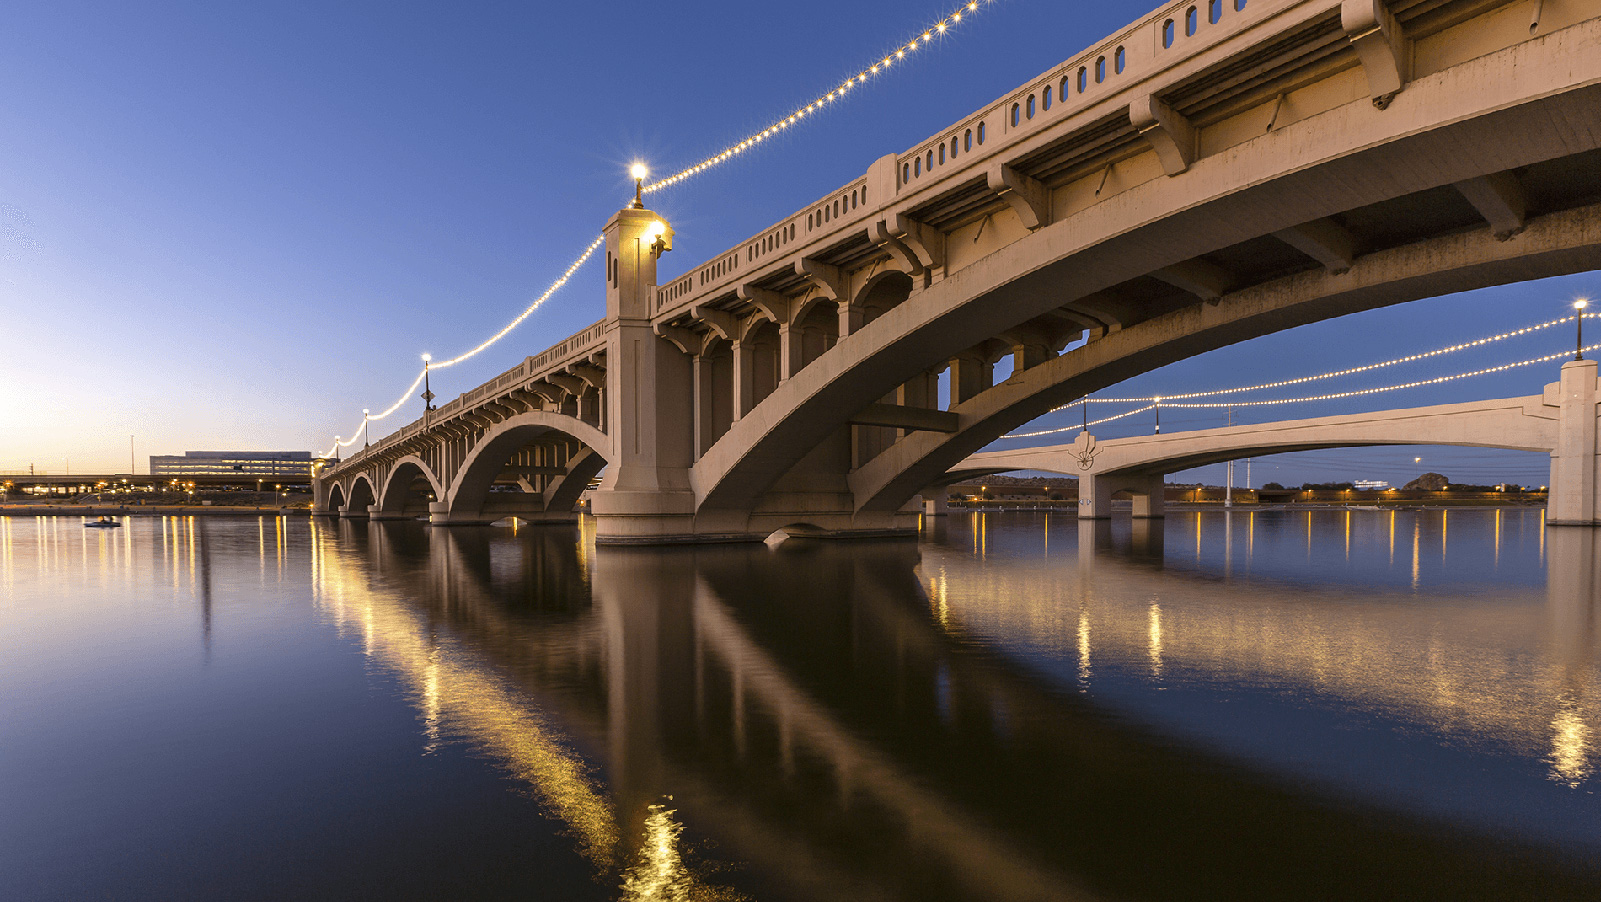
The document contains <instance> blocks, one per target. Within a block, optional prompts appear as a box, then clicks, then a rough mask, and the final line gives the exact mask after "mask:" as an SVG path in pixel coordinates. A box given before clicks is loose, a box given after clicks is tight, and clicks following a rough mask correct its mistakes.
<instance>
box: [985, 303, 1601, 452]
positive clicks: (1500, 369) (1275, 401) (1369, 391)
mask: <svg viewBox="0 0 1601 902" xmlns="http://www.w3.org/2000/svg"><path fill="white" fill-rule="evenodd" d="M1587 315H1588V314H1587ZM1569 321H1570V322H1571V321H1572V320H1571V319H1570V320H1569ZM1597 349H1601V344H1594V345H1589V346H1587V347H1585V348H1584V350H1586V351H1595V350H1597ZM1572 353H1573V352H1572V351H1563V352H1561V353H1558V354H1547V355H1545V356H1544V357H1533V358H1530V359H1528V360H1519V361H1517V362H1516V363H1505V364H1502V365H1500V366H1491V367H1485V368H1483V369H1477V370H1469V371H1468V372H1465V373H1453V374H1451V375H1449V376H1436V377H1434V378H1433V379H1418V380H1415V381H1412V382H1401V383H1397V384H1395V385H1385V386H1382V387H1379V388H1360V389H1353V390H1351V391H1343V392H1330V393H1328V394H1323V395H1307V396H1305V397H1301V398H1272V399H1268V400H1260V401H1177V402H1175V401H1173V400H1171V399H1170V398H1169V396H1167V395H1163V396H1161V399H1160V402H1161V403H1160V406H1162V407H1175V408H1185V409H1218V408H1224V407H1275V406H1280V405H1284V404H1306V403H1310V402H1315V401H1338V400H1341V399H1344V398H1358V397H1363V396H1366V395H1378V394H1383V393H1385V392H1393V391H1402V390H1404V389H1408V388H1423V387H1425V386H1429V385H1440V384H1443V383H1446V382H1455V381H1457V380H1459V379H1471V378H1473V377H1475V376H1488V375H1492V374H1495V373H1504V372H1507V371H1509V370H1515V369H1520V368H1522V367H1526V366H1534V365H1536V364H1541V363H1550V362H1551V361H1553V360H1563V359H1566V358H1568V357H1569V356H1571V355H1572ZM1175 397H1182V396H1175ZM1192 397H1193V396H1192ZM1090 400H1092V401H1099V400H1104V399H1101V398H1091V399H1090ZM1137 401H1151V402H1153V403H1151V404H1148V405H1146V406H1145V407H1141V408H1139V409H1138V410H1131V411H1128V412H1127V413H1121V414H1118V415H1117V416H1112V417H1107V418H1105V419H1101V420H1093V421H1091V422H1090V423H1089V425H1091V426H1094V425H1097V424H1100V423H1108V422H1111V421H1112V420H1118V419H1122V418H1123V417H1129V416H1133V415H1134V414H1137V413H1143V412H1145V411H1147V410H1153V409H1155V408H1156V407H1157V406H1158V405H1157V403H1155V402H1156V401H1157V399H1156V398H1139V399H1137ZM1074 403H1079V402H1074ZM1058 409H1061V408H1058ZM1083 428H1084V426H1083V425H1073V426H1063V427H1061V428H1059V429H1042V430H1039V431H1037V432H1012V433H1008V434H1006V435H1003V436H1001V438H1003V439H1005V438H1035V437H1038V436H1042V435H1056V434H1059V433H1063V432H1076V431H1078V430H1081V429H1083Z"/></svg>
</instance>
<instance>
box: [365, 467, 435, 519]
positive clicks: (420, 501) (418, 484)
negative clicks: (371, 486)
mask: <svg viewBox="0 0 1601 902" xmlns="http://www.w3.org/2000/svg"><path fill="white" fill-rule="evenodd" d="M439 495H440V492H439V487H438V486H437V485H436V484H435V483H434V480H433V479H432V478H430V477H429V474H428V472H427V471H426V470H424V469H423V467H422V464H421V463H420V462H419V461H416V460H404V461H401V462H400V463H399V464H397V465H396V466H395V469H394V470H393V471H392V472H391V473H390V474H389V480H388V482H386V483H385V484H384V490H383V496H382V497H381V498H379V501H378V510H380V511H382V512H383V513H385V514H391V515H396V514H404V515H406V516H408V517H421V516H426V515H427V513H428V505H429V504H431V503H432V502H435V501H438V500H439Z"/></svg>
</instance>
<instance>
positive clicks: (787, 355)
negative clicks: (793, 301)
mask: <svg viewBox="0 0 1601 902" xmlns="http://www.w3.org/2000/svg"><path fill="white" fill-rule="evenodd" d="M801 338H802V331H801V330H800V329H797V328H796V327H795V324H794V323H779V325H778V381H780V382H783V381H784V380H785V379H788V378H789V377H791V376H793V375H795V374H796V373H798V372H800V368H801V355H802V353H803V346H802V340H801Z"/></svg>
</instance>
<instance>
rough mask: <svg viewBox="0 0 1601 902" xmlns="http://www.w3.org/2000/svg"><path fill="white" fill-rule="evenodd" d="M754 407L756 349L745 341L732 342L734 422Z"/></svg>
mask: <svg viewBox="0 0 1601 902" xmlns="http://www.w3.org/2000/svg"><path fill="white" fill-rule="evenodd" d="M755 406H756V348H755V347H754V346H752V345H751V343H750V342H747V341H736V342H734V421H735V422H736V423H737V422H739V418H740V417H742V416H744V415H745V414H747V413H750V409H751V408H752V407H755Z"/></svg>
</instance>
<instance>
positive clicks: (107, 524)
mask: <svg viewBox="0 0 1601 902" xmlns="http://www.w3.org/2000/svg"><path fill="white" fill-rule="evenodd" d="M83 525H84V526H87V527H88V528H90V529H113V528H118V527H121V526H122V524H121V523H120V522H118V521H116V520H113V519H111V518H110V517H101V518H100V519H98V520H85V521H84V524H83Z"/></svg>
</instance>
